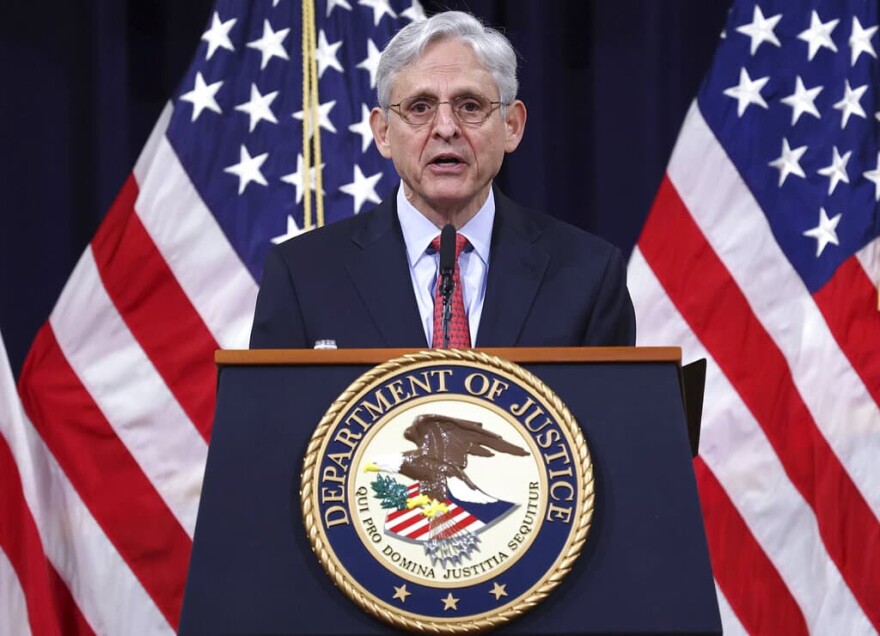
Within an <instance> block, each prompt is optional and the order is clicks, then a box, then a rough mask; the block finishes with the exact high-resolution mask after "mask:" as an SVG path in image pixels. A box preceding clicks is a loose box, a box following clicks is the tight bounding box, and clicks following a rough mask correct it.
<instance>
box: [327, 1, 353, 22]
mask: <svg viewBox="0 0 880 636" xmlns="http://www.w3.org/2000/svg"><path fill="white" fill-rule="evenodd" d="M336 7H342V8H343V9H345V10H346V11H351V5H350V4H348V0H327V17H328V18H329V17H330V13H331V12H332V11H333V9H335V8H336Z"/></svg>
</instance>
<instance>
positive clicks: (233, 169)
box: [223, 144, 269, 194]
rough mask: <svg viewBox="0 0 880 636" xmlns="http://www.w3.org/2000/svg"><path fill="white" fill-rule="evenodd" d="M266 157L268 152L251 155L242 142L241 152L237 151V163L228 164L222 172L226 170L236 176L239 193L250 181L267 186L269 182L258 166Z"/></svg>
mask: <svg viewBox="0 0 880 636" xmlns="http://www.w3.org/2000/svg"><path fill="white" fill-rule="evenodd" d="M268 157H269V153H268V152H264V153H263V154H261V155H257V156H256V157H251V155H250V153H249V152H248V151H247V148H245V147H244V144H242V145H241V152H240V153H239V161H238V163H236V164H234V165H232V166H229V167H228V168H224V170H223V172H228V173H230V174H234V175H235V176H237V177H238V193H239V194H242V193H243V192H244V189H245V188H246V187H247V186H248V184H249V183H251V182H252V181H253V182H255V183H259V184H260V185H264V186H267V185H269V184H268V183H267V182H266V178H265V177H264V176H263V173H262V172H260V166H262V165H263V162H264V161H266V159H267V158H268Z"/></svg>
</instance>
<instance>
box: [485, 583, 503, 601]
mask: <svg viewBox="0 0 880 636" xmlns="http://www.w3.org/2000/svg"><path fill="white" fill-rule="evenodd" d="M489 594H492V595H493V596H494V597H495V600H496V601H500V600H501V597H502V596H507V583H505V584H503V585H499V584H498V581H495V585H494V586H493V587H492V589H491V590H489Z"/></svg>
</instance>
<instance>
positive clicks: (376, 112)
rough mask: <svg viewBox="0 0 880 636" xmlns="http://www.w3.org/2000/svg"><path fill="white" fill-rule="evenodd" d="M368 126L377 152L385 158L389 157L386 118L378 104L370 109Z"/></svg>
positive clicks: (389, 143)
mask: <svg viewBox="0 0 880 636" xmlns="http://www.w3.org/2000/svg"><path fill="white" fill-rule="evenodd" d="M370 128H371V129H372V131H373V140H374V141H375V142H376V148H377V149H378V150H379V154H380V155H382V156H383V157H385V158H386V159H390V158H391V140H390V139H388V119H387V117H386V116H385V111H384V110H382V109H381V108H379V107H378V106H377V107H376V108H374V109H373V110H372V111H370Z"/></svg>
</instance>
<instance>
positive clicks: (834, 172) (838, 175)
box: [819, 146, 852, 195]
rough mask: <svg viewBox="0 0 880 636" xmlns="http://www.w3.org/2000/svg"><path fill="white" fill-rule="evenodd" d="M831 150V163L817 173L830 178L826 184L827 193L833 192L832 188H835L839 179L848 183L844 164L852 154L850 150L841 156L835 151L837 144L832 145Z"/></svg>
mask: <svg viewBox="0 0 880 636" xmlns="http://www.w3.org/2000/svg"><path fill="white" fill-rule="evenodd" d="M833 150H834V156H833V157H832V158H831V165H830V166H827V167H825V168H822V169H821V170H819V174H821V175H822V176H823V177H828V178H829V179H830V181H829V184H828V194H829V195H830V194H831V193H832V192H834V188H836V187H837V184H838V183H840V182H841V181H843V182H844V183H849V175H848V174H847V173H846V164H847V163H848V162H849V158H850V157H851V156H852V150H850V151H849V152H848V153H846V154H845V155H843V157H841V156H840V153H839V152H837V146H834V148H833Z"/></svg>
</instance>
